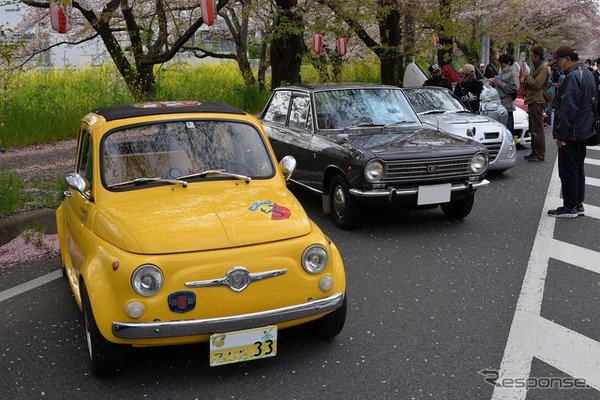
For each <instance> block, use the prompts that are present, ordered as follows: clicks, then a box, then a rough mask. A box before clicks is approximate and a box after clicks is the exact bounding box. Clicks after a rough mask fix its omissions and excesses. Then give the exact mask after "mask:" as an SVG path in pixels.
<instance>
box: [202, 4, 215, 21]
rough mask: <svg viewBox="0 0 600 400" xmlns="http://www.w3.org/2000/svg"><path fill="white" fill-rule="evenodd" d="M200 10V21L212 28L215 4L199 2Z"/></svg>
mask: <svg viewBox="0 0 600 400" xmlns="http://www.w3.org/2000/svg"><path fill="white" fill-rule="evenodd" d="M200 10H201V11H202V21H203V22H204V23H205V24H206V25H208V26H212V25H213V24H214V23H215V4H214V3H213V0H200Z"/></svg>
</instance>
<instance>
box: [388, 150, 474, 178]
mask: <svg viewBox="0 0 600 400" xmlns="http://www.w3.org/2000/svg"><path fill="white" fill-rule="evenodd" d="M470 164H471V157H470V156H469V157H464V156H458V157H440V158H427V159H422V160H402V161H390V162H386V164H385V172H384V177H383V180H384V181H385V182H412V183H414V182H415V181H417V182H418V181H431V180H448V179H458V178H468V177H469V176H471V175H472V172H471V169H470V167H469V165H470Z"/></svg>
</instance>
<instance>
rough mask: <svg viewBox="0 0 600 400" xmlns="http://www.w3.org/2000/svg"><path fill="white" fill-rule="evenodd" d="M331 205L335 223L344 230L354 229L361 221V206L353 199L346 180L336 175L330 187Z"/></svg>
mask: <svg viewBox="0 0 600 400" xmlns="http://www.w3.org/2000/svg"><path fill="white" fill-rule="evenodd" d="M329 205H330V208H331V214H332V216H333V222H335V224H336V225H337V226H338V227H340V228H342V229H352V228H354V227H355V226H356V225H357V224H358V222H359V221H360V215H361V211H362V210H361V206H360V204H359V203H358V202H357V201H356V200H355V199H354V198H353V197H352V195H351V194H350V190H349V185H348V182H347V181H346V179H345V178H344V177H343V176H341V175H336V176H334V177H333V179H332V180H331V185H330V187H329Z"/></svg>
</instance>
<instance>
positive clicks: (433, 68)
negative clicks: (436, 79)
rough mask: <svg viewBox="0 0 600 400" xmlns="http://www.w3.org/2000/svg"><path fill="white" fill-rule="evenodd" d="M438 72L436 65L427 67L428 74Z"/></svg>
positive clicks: (438, 68) (438, 67)
mask: <svg viewBox="0 0 600 400" xmlns="http://www.w3.org/2000/svg"><path fill="white" fill-rule="evenodd" d="M439 70H440V66H439V65H437V64H433V65H430V66H429V72H434V71H439Z"/></svg>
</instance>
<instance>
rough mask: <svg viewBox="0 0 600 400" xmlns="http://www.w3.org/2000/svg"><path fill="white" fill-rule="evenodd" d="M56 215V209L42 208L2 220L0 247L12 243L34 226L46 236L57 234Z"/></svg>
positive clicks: (0, 221) (0, 223)
mask: <svg viewBox="0 0 600 400" xmlns="http://www.w3.org/2000/svg"><path fill="white" fill-rule="evenodd" d="M55 213H56V210H55V209H54V208H42V209H37V210H31V211H26V212H24V213H20V214H14V215H8V216H6V217H3V218H2V219H1V220H0V246H2V245H4V244H6V243H8V242H10V241H11V240H13V239H14V238H16V237H17V236H19V235H20V234H21V232H23V230H25V229H26V228H27V227H30V226H32V225H34V224H35V226H36V227H37V228H39V229H42V231H43V232H44V233H45V234H54V233H56V216H55Z"/></svg>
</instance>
